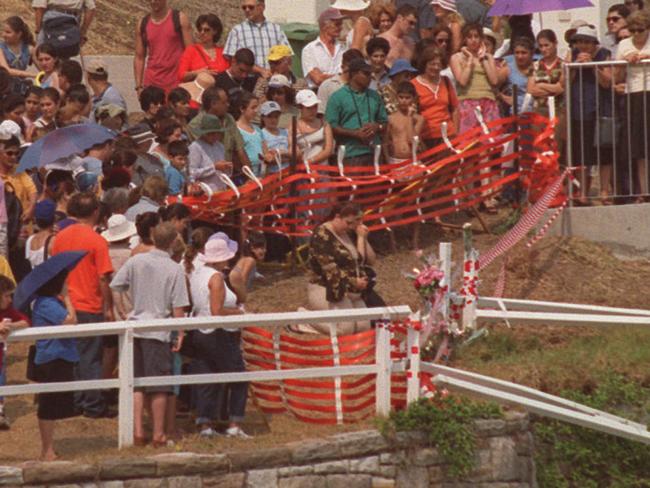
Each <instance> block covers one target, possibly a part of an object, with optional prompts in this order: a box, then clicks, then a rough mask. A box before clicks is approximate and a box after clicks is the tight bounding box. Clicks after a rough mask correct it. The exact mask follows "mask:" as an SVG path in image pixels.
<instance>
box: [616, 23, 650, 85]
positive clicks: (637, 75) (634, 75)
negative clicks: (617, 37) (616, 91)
mask: <svg viewBox="0 0 650 488" xmlns="http://www.w3.org/2000/svg"><path fill="white" fill-rule="evenodd" d="M630 53H639V54H641V55H646V56H650V35H649V36H648V38H647V39H646V41H645V45H644V46H643V48H641V49H637V48H636V47H634V44H632V38H629V39H623V40H622V41H621V42H619V43H618V48H617V49H616V59H617V60H619V61H620V60H624V59H625V56H627V55H628V54H630ZM644 66H645V69H644ZM644 72H645V73H646V74H645V87H644V86H643V85H644V83H643V81H644V80H643V78H644ZM647 90H650V65H649V64H645V63H644V64H630V67H629V71H628V77H627V87H626V89H625V91H626V93H638V92H642V91H647Z"/></svg>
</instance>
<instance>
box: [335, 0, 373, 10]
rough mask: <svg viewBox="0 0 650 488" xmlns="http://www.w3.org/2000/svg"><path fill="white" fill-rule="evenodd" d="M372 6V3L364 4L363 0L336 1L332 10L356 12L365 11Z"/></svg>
mask: <svg viewBox="0 0 650 488" xmlns="http://www.w3.org/2000/svg"><path fill="white" fill-rule="evenodd" d="M369 6H370V2H369V1H368V2H364V1H363V0H336V2H334V3H333V4H332V5H331V8H335V9H337V10H350V11H355V10H365V9H367V8H368V7H369Z"/></svg>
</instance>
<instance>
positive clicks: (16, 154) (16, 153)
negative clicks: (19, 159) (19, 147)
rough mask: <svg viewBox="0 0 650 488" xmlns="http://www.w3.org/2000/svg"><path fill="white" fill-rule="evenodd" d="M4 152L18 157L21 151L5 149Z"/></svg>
mask: <svg viewBox="0 0 650 488" xmlns="http://www.w3.org/2000/svg"><path fill="white" fill-rule="evenodd" d="M4 153H5V154H6V155H7V156H9V157H16V156H18V155H19V154H20V152H19V151H5V152H4Z"/></svg>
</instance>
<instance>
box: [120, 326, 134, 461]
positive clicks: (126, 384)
mask: <svg viewBox="0 0 650 488" xmlns="http://www.w3.org/2000/svg"><path fill="white" fill-rule="evenodd" d="M119 339H120V342H119V346H120V360H119V361H120V362H119V375H120V377H119V380H120V392H119V394H120V397H119V398H120V400H119V402H120V403H119V406H120V411H119V419H118V420H119V422H118V423H119V426H118V446H119V448H120V449H121V448H123V447H128V446H132V445H133V329H131V328H129V329H126V330H125V331H124V333H122V334H120V336H119Z"/></svg>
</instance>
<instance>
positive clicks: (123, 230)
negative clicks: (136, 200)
mask: <svg viewBox="0 0 650 488" xmlns="http://www.w3.org/2000/svg"><path fill="white" fill-rule="evenodd" d="M137 233H138V229H136V227H135V224H134V223H133V222H130V221H129V220H127V219H126V217H125V216H124V215H122V214H114V215H111V218H110V219H108V229H106V230H105V231H104V232H102V237H103V238H104V239H106V240H107V241H108V242H117V241H123V240H124V239H128V238H129V237H131V236H133V235H135V234H137Z"/></svg>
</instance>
